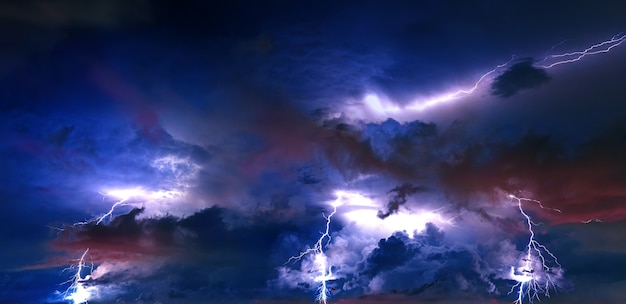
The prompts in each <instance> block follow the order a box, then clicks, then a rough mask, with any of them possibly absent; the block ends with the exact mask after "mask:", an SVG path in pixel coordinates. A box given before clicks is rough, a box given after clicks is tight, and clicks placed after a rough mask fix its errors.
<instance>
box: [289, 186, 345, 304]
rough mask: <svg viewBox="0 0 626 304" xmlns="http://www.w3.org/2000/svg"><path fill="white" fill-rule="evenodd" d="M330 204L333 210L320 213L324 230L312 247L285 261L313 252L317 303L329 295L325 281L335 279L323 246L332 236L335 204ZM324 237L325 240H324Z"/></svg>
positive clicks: (325, 301) (324, 300) (322, 301)
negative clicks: (315, 267) (331, 228)
mask: <svg viewBox="0 0 626 304" xmlns="http://www.w3.org/2000/svg"><path fill="white" fill-rule="evenodd" d="M341 198H342V196H339V198H337V200H336V201H335V202H337V201H339V200H340V199H341ZM332 206H333V211H332V212H331V213H330V214H329V215H328V216H325V215H322V216H323V217H324V219H326V230H325V231H324V232H323V233H322V235H321V236H320V238H319V239H318V240H317V242H316V243H315V245H313V247H312V248H309V249H307V250H305V251H302V252H301V253H300V254H299V255H297V256H292V257H290V258H289V260H287V263H289V262H291V261H297V260H300V259H302V258H303V257H305V256H306V255H308V254H314V265H316V266H317V271H318V274H319V275H318V276H317V277H315V279H314V281H315V282H320V286H319V287H318V288H317V296H316V297H315V299H316V301H317V302H318V303H322V304H326V303H327V302H328V297H329V296H330V290H329V289H328V284H327V282H328V281H330V280H334V279H335V277H334V276H333V270H332V266H329V265H328V257H327V256H326V254H325V253H324V247H325V246H328V244H329V243H330V240H331V239H332V237H331V236H330V223H331V219H332V217H333V215H335V213H337V204H336V203H334V204H332ZM325 239H326V242H324V240H325Z"/></svg>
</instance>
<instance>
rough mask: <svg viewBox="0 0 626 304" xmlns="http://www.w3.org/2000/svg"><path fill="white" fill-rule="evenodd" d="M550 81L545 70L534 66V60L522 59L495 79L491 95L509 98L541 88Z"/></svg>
mask: <svg viewBox="0 0 626 304" xmlns="http://www.w3.org/2000/svg"><path fill="white" fill-rule="evenodd" d="M549 80H550V77H549V76H548V73H546V71H545V70H544V69H541V68H537V67H535V66H533V59H532V58H527V59H522V60H521V61H519V62H516V63H515V64H513V65H512V66H511V67H510V68H508V69H507V70H506V71H504V73H502V74H500V75H498V77H496V78H495V79H494V81H493V83H492V84H491V94H492V95H494V96H498V97H502V98H507V97H511V96H513V95H515V94H517V93H518V92H519V91H521V90H526V89H530V88H534V87H537V86H540V85H542V84H544V83H546V82H548V81H549Z"/></svg>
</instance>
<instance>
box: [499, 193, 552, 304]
mask: <svg viewBox="0 0 626 304" xmlns="http://www.w3.org/2000/svg"><path fill="white" fill-rule="evenodd" d="M509 197H510V198H511V199H513V200H515V201H516V202H517V207H518V209H519V211H520V213H521V214H522V216H524V219H525V220H526V224H527V225H528V232H529V234H530V236H529V238H528V244H527V245H526V248H525V254H524V258H523V259H522V261H523V263H522V266H521V267H518V268H515V267H511V274H510V276H511V279H513V280H515V281H517V283H516V284H515V285H514V286H513V287H511V290H510V291H509V294H511V293H514V292H516V293H517V299H516V300H515V301H514V302H513V303H514V304H523V303H524V299H528V301H529V302H530V303H532V302H533V301H534V300H540V298H539V296H540V294H542V293H543V295H544V296H546V297H550V290H551V289H553V290H556V288H557V279H558V278H559V277H560V276H561V274H562V272H563V270H562V268H561V264H559V261H558V259H557V258H556V256H555V255H554V254H553V253H552V252H551V251H550V250H548V248H547V247H546V246H544V245H542V244H541V243H539V242H538V241H537V240H536V239H535V232H534V230H533V226H536V225H537V224H536V223H534V222H533V221H532V219H531V217H530V215H528V213H526V212H525V211H524V208H523V206H522V205H523V204H522V202H534V203H537V204H539V206H540V207H541V208H542V209H550V208H546V207H544V206H543V205H542V204H541V202H539V201H537V200H533V199H528V198H520V197H517V196H515V195H509ZM551 210H554V211H556V212H561V211H560V210H559V209H551ZM516 290H517V291H516Z"/></svg>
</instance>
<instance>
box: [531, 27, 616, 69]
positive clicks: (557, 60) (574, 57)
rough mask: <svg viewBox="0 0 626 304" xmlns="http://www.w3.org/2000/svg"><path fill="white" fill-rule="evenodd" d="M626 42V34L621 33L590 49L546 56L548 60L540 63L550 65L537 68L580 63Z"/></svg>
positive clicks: (545, 59)
mask: <svg viewBox="0 0 626 304" xmlns="http://www.w3.org/2000/svg"><path fill="white" fill-rule="evenodd" d="M624 41H626V35H624V33H619V34H617V35H615V36H613V37H612V38H611V39H609V40H606V41H602V42H599V43H596V44H594V45H592V46H590V47H588V48H586V49H584V50H582V51H575V52H569V53H562V54H553V55H548V56H546V58H544V59H543V60H542V61H540V63H541V62H548V63H547V64H542V65H539V64H537V66H538V67H541V68H544V69H550V68H553V67H555V66H558V65H561V64H566V63H572V62H576V61H579V60H581V59H582V58H583V57H586V56H589V55H597V54H602V53H608V52H609V51H611V49H613V48H614V47H617V46H619V45H620V44H622V43H623V42H624ZM555 47H556V46H555ZM555 47H552V49H554V48H555ZM551 61H553V62H551ZM550 62H551V63H550Z"/></svg>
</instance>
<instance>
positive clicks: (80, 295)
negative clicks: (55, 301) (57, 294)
mask: <svg viewBox="0 0 626 304" xmlns="http://www.w3.org/2000/svg"><path fill="white" fill-rule="evenodd" d="M88 252H89V248H87V249H86V250H85V252H83V254H82V255H81V257H80V260H79V261H78V263H76V264H75V265H72V266H70V267H68V268H65V269H64V270H63V271H72V270H74V269H76V273H75V274H74V275H73V276H72V277H71V278H70V279H69V280H67V281H65V282H63V283H62V284H61V285H65V284H67V283H70V286H69V287H68V288H67V289H66V290H65V292H64V293H63V299H64V300H70V301H72V303H73V304H82V303H87V300H88V299H89V298H90V297H91V296H92V288H90V287H86V286H85V285H84V282H86V281H88V280H89V279H90V278H91V270H93V264H92V265H91V266H87V265H86V263H85V257H86V256H87V253H88ZM86 268H90V274H88V275H85V276H84V277H83V276H82V273H83V269H86Z"/></svg>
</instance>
